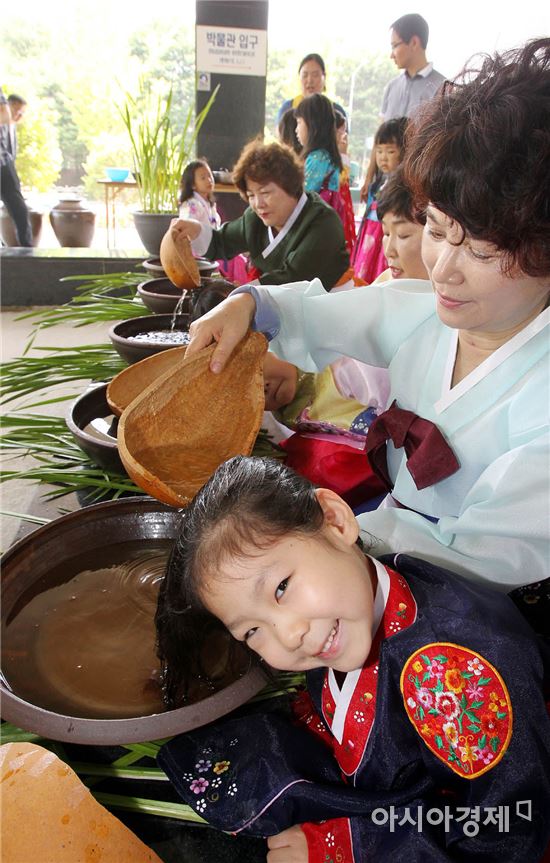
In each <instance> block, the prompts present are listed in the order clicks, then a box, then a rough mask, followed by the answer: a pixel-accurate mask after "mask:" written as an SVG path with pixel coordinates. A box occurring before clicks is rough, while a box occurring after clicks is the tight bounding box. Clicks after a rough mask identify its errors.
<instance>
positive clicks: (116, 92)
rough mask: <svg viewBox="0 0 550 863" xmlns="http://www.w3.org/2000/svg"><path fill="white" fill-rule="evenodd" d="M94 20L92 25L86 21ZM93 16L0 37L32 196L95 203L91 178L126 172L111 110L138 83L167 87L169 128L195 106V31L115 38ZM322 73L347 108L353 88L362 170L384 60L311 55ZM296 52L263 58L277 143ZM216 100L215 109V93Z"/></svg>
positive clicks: (23, 173)
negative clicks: (60, 190)
mask: <svg viewBox="0 0 550 863" xmlns="http://www.w3.org/2000/svg"><path fill="white" fill-rule="evenodd" d="M94 14H95V15H97V20H95V19H94ZM100 19H101V13H100V11H99V10H97V11H96V12H94V9H93V8H91V9H89V10H88V12H87V15H86V20H85V22H84V21H81V22H79V21H77V20H75V19H74V18H73V17H71V14H70V12H69V11H68V12H67V16H66V18H65V19H64V22H63V25H62V26H59V24H57V25H56V26H55V27H53V26H51V27H50V26H48V25H46V24H38V23H37V24H36V25H35V26H33V27H32V28H29V27H28V26H25V25H24V24H23V23H21V24H20V25H17V24H16V25H14V26H11V27H10V28H9V29H6V31H5V33H4V36H3V46H2V51H3V74H4V79H3V80H2V81H1V82H0V83H1V84H2V85H3V87H4V92H5V93H6V95H7V94H8V93H10V92H17V93H19V94H21V95H22V96H23V97H24V98H26V99H27V102H28V108H27V114H26V117H25V120H24V121H23V123H21V124H20V127H19V145H20V146H19V155H18V163H17V164H18V171H19V175H20V177H21V181H22V183H23V185H24V187H26V188H28V189H34V190H36V191H39V192H43V191H47V190H48V189H50V188H51V187H52V186H53V185H54V184H56V185H83V186H84V189H85V192H86V195H87V196H88V197H90V198H98V197H100V196H101V195H102V190H101V189H100V188H99V187H98V186H97V183H96V182H95V181H96V178H97V177H98V176H101V175H102V174H103V172H104V168H105V167H107V166H120V167H122V166H124V167H131V164H132V163H131V153H130V147H129V142H128V136H127V133H126V131H125V129H124V125H123V123H122V119H121V117H120V113H119V110H118V107H119V106H121V105H122V103H123V101H124V92H125V91H129V92H133V93H137V90H138V80H139V78H144V79H145V80H149V81H151V82H154V86H155V89H156V90H157V91H158V90H159V88H162V84H163V83H165V85H166V87H165V89H166V92H168V91H169V89H170V88H172V89H173V105H174V111H173V119H174V123H175V124H176V127H177V125H178V123H181V124H183V122H184V119H185V116H186V111H187V108H188V106H189V105H190V104H192V103H193V102H194V94H195V81H194V75H195V48H194V28H193V27H192V26H189V27H179V28H177V29H171V28H170V27H169V26H167V25H166V22H165V21H161V20H159V21H157V22H154V23H153V24H152V25H151V24H150V25H148V26H147V27H146V28H140V27H139V26H136V27H133V26H131V25H129V26H128V27H127V28H125V29H123V30H120V29H117V28H114V29H109V28H108V27H105V26H104V22H103V21H102V20H100ZM316 47H317V50H319V51H320V53H322V55H323V56H324V58H325V61H326V64H327V70H328V73H329V75H328V81H327V83H328V90H327V94H328V95H329V96H331V97H333V98H335V99H336V101H338V102H339V103H340V104H341V105H343V106H344V107H345V108H347V107H348V104H349V99H350V87H351V84H352V79H353V80H354V94H353V114H352V118H351V119H352V125H351V141H350V154H351V157H352V159H353V160H354V161H357V162H359V163H361V162H362V161H363V160H364V158H365V155H366V151H367V146H366V140H367V139H368V138H369V136H372V135H373V134H374V132H375V130H376V127H377V125H378V122H379V118H378V114H379V108H380V102H381V97H382V91H383V88H384V86H385V84H386V82H387V81H388V80H389V79H390V78H391V77H393V76H394V75H395V72H396V70H395V66H394V65H393V63H392V62H391V60H390V59H389V57H388V56H387V51H386V52H385V53H384V54H383V55H382V54H372V55H369V54H366V53H365V52H364V51H361V52H359V51H358V50H357V53H356V55H355V56H354V55H352V54H345V55H344V56H343V55H342V54H339V53H338V46H336V45H331V44H330V43H329V42H327V44H326V45H318V46H316ZM301 56H302V52H301V51H300V52H296V51H295V50H277V49H276V48H274V47H271V46H270V49H269V55H268V75H267V95H266V133H267V135H274V134H275V121H276V116H277V112H278V109H279V106H280V104H281V102H282V101H283V100H284V99H287V98H290V97H291V96H293V95H295V94H296V92H298V75H297V69H298V64H299V61H300V59H301ZM218 99H223V92H222V91H220V93H219V95H218Z"/></svg>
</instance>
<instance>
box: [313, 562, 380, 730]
mask: <svg viewBox="0 0 550 863" xmlns="http://www.w3.org/2000/svg"><path fill="white" fill-rule="evenodd" d="M370 560H371V561H372V563H373V564H374V566H375V567H376V577H377V580H378V586H377V589H376V596H375V597H374V609H373V619H372V640H373V641H374V636H375V635H376V632H377V630H378V627H379V626H380V623H381V621H382V617H383V615H384V611H385V609H386V604H387V602H388V596H389V592H390V577H389V575H388V573H387V570H386V567H385V566H383V564H381V563H380V562H379V561H377V560H373V559H372V558H370ZM362 671H363V669H362V668H356V669H355V671H349V672H348V673H347V674H346V676H345V678H344V682H343V684H342V688H341V689H340V687H339V686H338V684H337V682H336V677H335V676H334V671H333V670H332V668H329V670H328V685H329V688H330V692H331V695H332V697H333V699H334V705H335V711H334V719H333V721H332V726H331V731H332V733H333V734H334V736H335V737H336V739H337V740H338V742H339V743H341V742H342V737H343V734H344V723H345V721H346V714H347V712H348V708H349V704H350V701H351V698H352V696H353V693H354V692H355V687H356V686H357V682H358V680H359V677H360V675H361V672H362Z"/></svg>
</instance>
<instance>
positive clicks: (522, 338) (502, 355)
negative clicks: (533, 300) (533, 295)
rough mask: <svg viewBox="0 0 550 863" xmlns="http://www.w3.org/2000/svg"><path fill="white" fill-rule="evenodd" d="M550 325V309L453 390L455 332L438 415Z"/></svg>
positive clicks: (455, 350)
mask: <svg viewBox="0 0 550 863" xmlns="http://www.w3.org/2000/svg"><path fill="white" fill-rule="evenodd" d="M549 323H550V308H548V309H544V311H542V312H541V313H540V315H537V317H536V318H535V319H534V320H532V321H531V322H530V323H529V324H527V326H526V327H524V328H523V329H522V330H520V332H519V333H516V335H515V336H514V337H513V338H511V339H509V340H508V341H507V342H505V343H504V344H503V345H501V346H500V348H497V350H496V351H493V353H492V354H490V355H489V356H488V357H487V359H485V360H483V362H482V363H480V364H479V365H478V366H477V367H476V368H475V369H474V370H473V371H471V372H470V374H469V375H466V377H465V378H462V380H461V381H460V383H458V384H457V385H456V386H454V387H452V388H451V383H452V380H453V370H454V367H455V362H456V352H457V349H458V330H454V331H453V333H452V337H451V344H450V345H449V353H448V356H447V364H446V366H445V374H444V375H443V386H442V389H441V398H440V399H439V401H438V402H436V403H435V405H434V407H435V411H436V413H438V414H439V413H441V412H442V411H444V410H445V409H446V408H448V407H449V405H451V404H453V402H455V401H456V400H457V399H459V398H461V397H462V396H463V395H464V394H465V393H467V392H468V391H469V390H471V389H472V387H474V386H475V385H476V384H478V383H479V382H480V381H481V380H483V378H485V377H486V376H487V375H488V374H489V373H490V372H492V371H494V369H496V368H498V366H500V365H501V363H503V362H504V361H505V360H507V359H508V358H509V357H511V356H512V354H515V353H516V351H519V349H520V348H522V347H523V346H524V345H525V344H527V342H528V341H530V339H532V338H533V337H534V336H536V335H537V334H538V333H540V332H541V331H542V330H543V329H544V328H545V327H546V326H547V325H548V324H549Z"/></svg>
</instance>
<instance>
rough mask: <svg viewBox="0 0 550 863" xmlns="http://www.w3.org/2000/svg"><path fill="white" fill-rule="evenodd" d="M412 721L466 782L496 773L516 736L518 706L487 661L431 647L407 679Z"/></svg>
mask: <svg viewBox="0 0 550 863" xmlns="http://www.w3.org/2000/svg"><path fill="white" fill-rule="evenodd" d="M401 692H402V693H403V701H404V704H405V709H406V711H407V716H408V717H409V719H410V721H411V722H412V724H413V725H414V727H415V728H416V730H417V731H418V733H419V734H420V736H421V738H422V740H423V741H424V743H425V744H426V746H428V748H429V749H430V750H431V751H432V752H433V753H434V755H436V756H437V757H438V758H439V759H440V760H441V761H443V762H444V763H445V764H446V765H447V766H448V767H450V768H451V770H453V771H454V772H455V773H457V774H458V775H459V776H462V777H463V778H464V779H475V778H476V777H477V776H481V774H482V773H485V772H486V771H487V770H491V768H492V767H494V766H495V765H496V764H498V762H499V761H500V759H501V758H502V756H503V755H504V753H505V752H506V750H507V748H508V744H509V742H510V738H511V736H512V704H511V701H510V696H509V694H508V690H507V688H506V684H505V683H504V681H503V679H502V677H501V676H500V674H499V673H498V671H497V670H496V668H495V667H494V666H493V665H491V663H490V662H488V661H487V660H486V659H484V658H483V657H482V656H480V655H479V654H477V653H474V652H473V651H472V650H469V649H468V648H467V647H461V646H460V645H458V644H448V643H442V642H440V643H435V644H427V645H425V646H424V647H422V648H420V649H419V650H417V651H415V652H414V653H413V654H412V656H410V657H409V658H408V660H407V661H406V663H405V666H404V668H403V671H402V673H401Z"/></svg>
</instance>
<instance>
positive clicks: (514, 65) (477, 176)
mask: <svg viewBox="0 0 550 863" xmlns="http://www.w3.org/2000/svg"><path fill="white" fill-rule="evenodd" d="M470 63H472V61H470ZM477 65H478V68H476V69H474V68H472V67H470V68H466V69H465V70H463V72H462V73H461V74H460V76H459V77H458V78H457V79H456V80H455V81H454V82H452V83H447V84H445V85H444V87H443V88H442V90H441V91H440V92H439V94H438V95H437V96H436V97H434V98H433V99H432V100H431V101H430V102H428V103H427V104H426V107H425V109H424V110H423V111H422V113H421V114H420V115H419V117H418V119H417V120H416V121H415V123H414V125H412V128H411V129H410V132H409V133H408V134H407V149H406V155H405V163H404V166H405V176H406V180H407V183H408V184H409V186H410V187H411V190H412V193H413V196H414V198H415V201H416V202H417V204H418V205H419V206H426V204H427V203H428V202H429V203H431V204H433V206H434V207H436V208H437V209H438V210H441V211H442V212H443V213H445V214H446V215H447V216H448V217H449V218H450V219H453V220H454V221H455V222H457V223H458V224H459V225H460V226H461V227H462V229H463V231H464V233H465V235H466V234H468V235H469V236H470V237H473V238H474V239H477V240H483V241H486V242H489V243H493V244H494V245H495V246H496V247H497V248H498V249H499V250H501V251H502V252H504V253H505V255H504V260H503V267H504V270H505V271H506V272H509V273H511V272H512V271H513V270H514V269H516V268H519V270H520V271H522V272H523V273H525V274H526V275H528V276H534V277H545V276H548V275H549V274H550V242H549V239H548V238H549V237H550V170H549V165H550V39H548V38H547V39H535V40H532V41H530V42H528V43H527V44H525V45H524V46H523V47H521V48H517V49H514V50H512V51H507V52H505V53H502V54H495V55H494V56H493V57H490V56H487V55H482V56H481V57H480V58H479V62H478V64H477Z"/></svg>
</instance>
